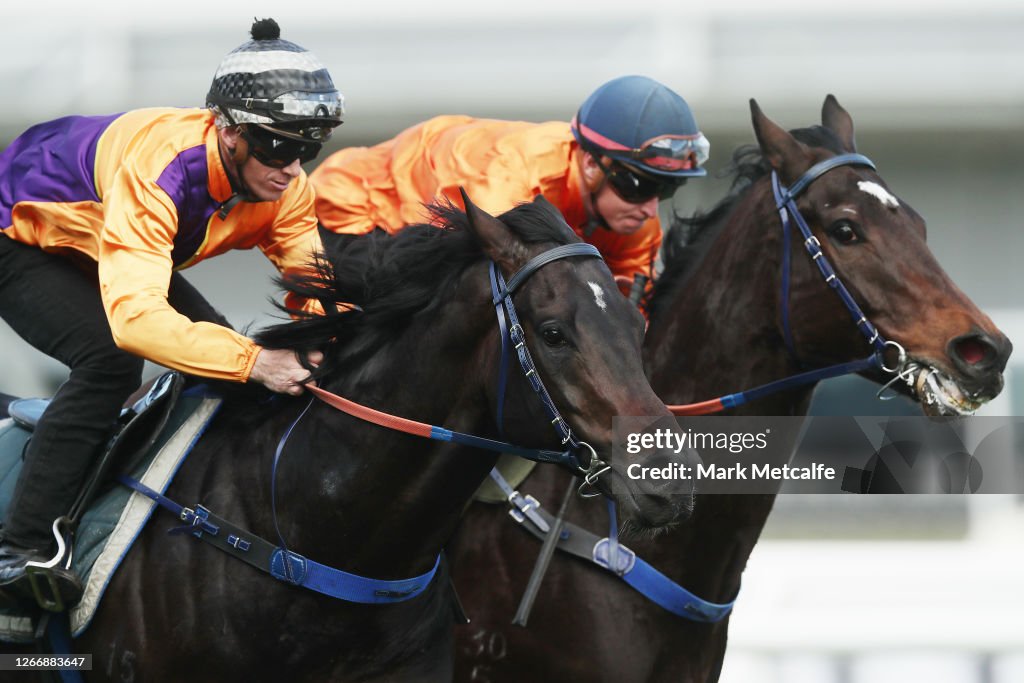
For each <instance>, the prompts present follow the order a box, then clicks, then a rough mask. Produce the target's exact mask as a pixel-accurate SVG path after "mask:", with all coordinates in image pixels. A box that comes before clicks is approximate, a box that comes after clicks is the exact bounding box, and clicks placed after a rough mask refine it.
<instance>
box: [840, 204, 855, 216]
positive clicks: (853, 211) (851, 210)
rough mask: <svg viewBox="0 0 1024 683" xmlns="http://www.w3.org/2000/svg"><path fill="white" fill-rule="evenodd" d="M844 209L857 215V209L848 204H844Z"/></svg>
mask: <svg viewBox="0 0 1024 683" xmlns="http://www.w3.org/2000/svg"><path fill="white" fill-rule="evenodd" d="M843 211H845V212H846V213H852V214H853V215H854V216H856V215H857V209H851V208H850V207H848V206H844V207H843Z"/></svg>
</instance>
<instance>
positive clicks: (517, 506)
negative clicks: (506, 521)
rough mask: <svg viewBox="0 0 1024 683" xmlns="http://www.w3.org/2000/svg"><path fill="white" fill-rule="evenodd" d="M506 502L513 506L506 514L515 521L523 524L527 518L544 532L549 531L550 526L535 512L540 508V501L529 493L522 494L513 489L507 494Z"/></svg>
mask: <svg viewBox="0 0 1024 683" xmlns="http://www.w3.org/2000/svg"><path fill="white" fill-rule="evenodd" d="M508 502H509V504H510V505H513V506H514V507H512V508H510V509H509V511H508V515H509V517H511V518H512V519H514V520H515V521H516V522H518V523H519V524H523V523H525V522H526V519H527V518H529V519H530V521H531V522H533V525H534V526H535V527H537V528H538V529H540V530H541V531H543V532H544V533H548V532H549V531H551V526H550V525H549V524H548V523H547V521H546V520H545V519H544V518H543V517H541V516H540V513H538V512H537V509H538V508H540V502H539V501H538V500H537V499H536V498H534V497H533V496H531V495H530V494H526V495H525V496H524V495H522V494H521V493H519V491H513V492H512V493H510V494H509V496H508Z"/></svg>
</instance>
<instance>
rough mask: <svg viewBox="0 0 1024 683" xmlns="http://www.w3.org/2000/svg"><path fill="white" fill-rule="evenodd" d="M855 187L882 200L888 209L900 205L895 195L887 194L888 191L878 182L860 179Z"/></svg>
mask: <svg viewBox="0 0 1024 683" xmlns="http://www.w3.org/2000/svg"><path fill="white" fill-rule="evenodd" d="M857 187H859V188H860V189H861V192H867V193H868V194H869V195H871V196H872V197H874V198H875V199H877V200H878V201H880V202H882V205H883V206H885V207H886V208H888V209H895V208H897V207H899V205H900V203H899V201H898V200H897V199H896V197H893V196H892V195H891V194H889V191H888V190H887V189H885V188H884V187H882V186H881V185H879V184H878V183H873V182H870V181H865V180H862V181H860V182H859V183H857Z"/></svg>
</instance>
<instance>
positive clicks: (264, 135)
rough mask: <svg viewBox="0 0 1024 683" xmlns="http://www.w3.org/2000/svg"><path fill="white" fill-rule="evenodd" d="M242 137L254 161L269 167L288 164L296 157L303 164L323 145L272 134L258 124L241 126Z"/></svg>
mask: <svg viewBox="0 0 1024 683" xmlns="http://www.w3.org/2000/svg"><path fill="white" fill-rule="evenodd" d="M242 137H243V138H245V141H246V142H247V143H249V153H250V154H252V155H253V157H255V159H256V161H258V162H260V163H261V164H263V165H264V166H269V167H270V168H284V167H285V166H290V165H291V164H292V162H294V161H295V160H296V159H298V160H299V163H303V164H304V163H306V162H307V161H312V160H313V159H315V158H316V155H317V154H319V153H320V148H321V147H323V145H321V144H320V143H319V142H309V141H305V140H293V139H292V138H285V137H281V136H279V135H274V134H273V133H272V132H270V131H269V130H267V129H266V128H261V127H259V126H243V127H242Z"/></svg>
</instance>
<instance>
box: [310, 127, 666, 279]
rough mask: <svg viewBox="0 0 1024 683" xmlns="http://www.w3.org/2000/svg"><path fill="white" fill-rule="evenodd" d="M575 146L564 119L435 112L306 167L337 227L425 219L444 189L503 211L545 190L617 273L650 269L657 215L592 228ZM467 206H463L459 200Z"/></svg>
mask: <svg viewBox="0 0 1024 683" xmlns="http://www.w3.org/2000/svg"><path fill="white" fill-rule="evenodd" d="M577 154H579V149H578V146H577V144H576V141H575V140H574V139H573V137H572V133H571V132H570V130H569V125H568V124H567V123H565V122H557V121H556V122H549V123H540V124H538V123H526V122H522V121H497V120H492V119H474V118H471V117H468V116H438V117H436V118H433V119H430V120H429V121H425V122H423V123H421V124H419V125H417V126H414V127H412V128H409V129H408V130H405V131H404V132H402V133H400V134H399V135H398V136H397V137H395V138H394V139H391V140H388V141H386V142H382V143H380V144H378V145H376V146H374V147H351V148H348V149H343V150H341V151H340V152H336V153H334V154H332V155H331V156H330V157H328V158H327V159H325V160H324V161H323V163H321V164H320V165H319V166H318V167H317V168H316V170H314V171H313V173H312V174H310V182H312V183H313V186H314V187H315V188H316V211H317V217H318V218H319V219H320V223H321V224H322V225H323V226H324V227H325V228H327V229H328V230H332V231H334V232H341V233H357V234H358V233H365V232H369V231H371V230H373V228H374V227H381V228H384V229H385V230H387V231H388V232H394V231H396V230H399V229H401V228H402V227H404V226H406V225H409V224H412V223H422V222H424V221H426V220H427V219H428V216H427V215H426V214H425V212H424V208H423V205H424V204H425V203H429V202H432V201H435V200H437V199H439V198H442V197H446V198H448V199H449V200H451V201H452V202H453V203H454V204H455V205H456V206H460V207H462V197H461V195H460V194H459V186H462V187H464V188H466V193H467V194H468V195H469V197H470V199H472V200H473V203H474V204H476V205H477V206H479V207H480V208H482V209H484V210H485V211H488V212H489V213H492V214H495V215H497V214H500V213H503V212H505V211H507V210H509V209H511V208H512V207H513V206H515V205H516V204H519V203H520V202H528V201H531V200H532V199H533V198H534V197H535V196H536V195H538V194H542V195H544V197H545V198H546V199H547V200H548V201H550V202H551V203H552V204H554V205H555V206H556V207H557V208H558V209H559V210H560V211H561V212H562V215H563V216H564V217H565V220H566V222H567V223H568V224H569V226H570V227H572V229H573V230H575V231H576V234H578V235H579V236H580V237H582V238H583V239H584V240H585V241H587V242H589V243H591V244H593V245H594V246H595V247H597V249H598V250H599V251H600V252H601V255H602V256H604V259H605V261H606V262H607V263H608V267H609V269H610V270H611V271H612V273H613V274H614V275H617V276H624V277H626V278H628V279H629V280H630V281H632V279H633V276H634V274H636V273H642V274H644V275H646V276H647V277H648V278H650V277H651V274H652V273H651V270H652V266H653V263H654V258H655V256H656V255H657V253H658V247H659V246H660V245H661V225H660V223H659V222H658V219H657V218H656V217H655V218H652V219H651V220H649V221H647V222H646V223H644V225H643V226H641V228H640V229H639V230H638V231H637V232H635V233H633V234H632V235H620V234H617V233H614V232H612V231H611V230H608V229H606V228H597V229H596V230H594V231H593V232H592V233H591V234H589V235H587V234H586V230H585V228H586V226H587V222H588V218H587V215H586V211H585V210H584V207H583V199H582V197H581V195H580V189H581V183H580V178H579V170H578V165H577V161H576V155H577ZM463 208H464V207H463Z"/></svg>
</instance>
